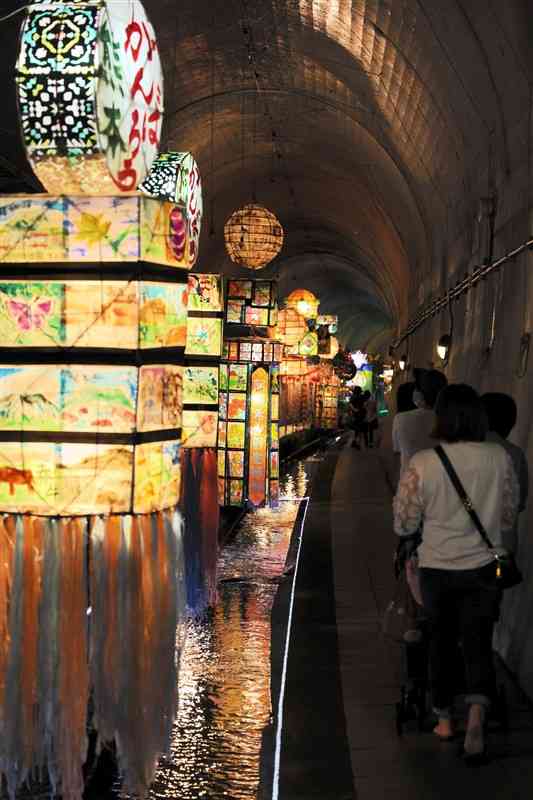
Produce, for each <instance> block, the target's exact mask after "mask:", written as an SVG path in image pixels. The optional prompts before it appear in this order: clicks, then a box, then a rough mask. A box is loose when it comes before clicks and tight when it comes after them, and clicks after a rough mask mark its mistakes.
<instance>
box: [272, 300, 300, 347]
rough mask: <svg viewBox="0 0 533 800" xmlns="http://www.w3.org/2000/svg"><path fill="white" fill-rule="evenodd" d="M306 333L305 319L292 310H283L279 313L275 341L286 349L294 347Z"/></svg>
mask: <svg viewBox="0 0 533 800" xmlns="http://www.w3.org/2000/svg"><path fill="white" fill-rule="evenodd" d="M306 333H307V325H306V322H305V319H304V318H303V317H302V315H301V314H299V313H298V312H297V311H296V310H295V309H294V308H285V309H283V310H282V311H280V312H279V314H278V326H277V328H276V339H279V340H280V341H281V342H283V344H285V345H287V346H288V347H294V346H295V345H297V344H298V342H299V341H300V340H301V339H303V337H304V336H305V334H306Z"/></svg>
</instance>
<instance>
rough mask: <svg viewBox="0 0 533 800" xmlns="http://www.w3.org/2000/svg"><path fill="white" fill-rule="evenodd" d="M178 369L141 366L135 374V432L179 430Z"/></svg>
mask: <svg viewBox="0 0 533 800" xmlns="http://www.w3.org/2000/svg"><path fill="white" fill-rule="evenodd" d="M182 369H183V368H182V367H179V366H174V365H157V366H143V367H141V370H140V375H139V399H138V403H137V427H138V429H139V431H143V432H147V431H157V430H167V429H171V428H180V427H181V422H182V410H183V388H182Z"/></svg>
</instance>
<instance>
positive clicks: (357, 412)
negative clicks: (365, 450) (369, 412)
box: [350, 386, 366, 450]
mask: <svg viewBox="0 0 533 800" xmlns="http://www.w3.org/2000/svg"><path fill="white" fill-rule="evenodd" d="M350 415H351V420H352V430H353V440H352V447H355V448H357V450H359V449H360V448H361V445H360V439H361V434H362V433H363V432H364V428H365V415H366V409H365V401H364V398H363V390H362V389H361V387H360V386H354V388H353V391H352V395H351V397H350Z"/></svg>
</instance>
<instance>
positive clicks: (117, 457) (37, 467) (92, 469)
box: [0, 442, 133, 516]
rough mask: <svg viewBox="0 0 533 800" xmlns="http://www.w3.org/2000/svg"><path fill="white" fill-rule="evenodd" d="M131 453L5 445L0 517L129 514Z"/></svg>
mask: <svg viewBox="0 0 533 800" xmlns="http://www.w3.org/2000/svg"><path fill="white" fill-rule="evenodd" d="M132 464H133V448H132V447H123V446H121V445H100V444H65V443H63V444H41V443H35V442H31V443H29V442H27V443H20V442H4V443H3V444H2V447H1V448H0V511H5V512H7V513H25V512H29V513H34V514H43V515H47V516H55V515H67V516H70V515H77V514H83V515H85V514H106V513H113V512H116V513H121V512H125V511H128V510H129V509H130V499H131V479H132Z"/></svg>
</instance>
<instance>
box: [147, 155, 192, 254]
mask: <svg viewBox="0 0 533 800" xmlns="http://www.w3.org/2000/svg"><path fill="white" fill-rule="evenodd" d="M139 191H140V192H143V194H146V195H148V196H149V197H153V198H155V199H157V200H164V201H165V202H164V203H157V204H155V203H151V204H149V205H148V206H147V210H148V211H151V212H152V213H151V215H150V218H149V221H148V223H149V225H150V227H151V228H152V229H153V235H152V237H151V239H150V241H149V242H148V244H147V250H148V252H149V253H150V254H151V255H153V256H156V257H157V256H158V255H159V256H160V258H159V259H158V260H161V255H163V252H164V254H165V255H166V256H167V259H169V260H170V261H171V262H173V263H176V264H177V265H179V266H184V267H189V268H190V267H192V266H194V264H195V262H196V259H197V258H198V248H199V240H200V230H201V226H202V212H203V207H202V182H201V179H200V171H199V169H198V165H197V163H196V161H195V160H194V158H193V156H192V155H191V153H174V152H170V153H161V154H160V155H159V156H158V157H157V158H156V160H155V161H154V163H153V165H152V169H151V170H150V173H149V175H148V176H147V177H146V178H145V179H144V181H143V182H142V183H141V185H140V186H139Z"/></svg>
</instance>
